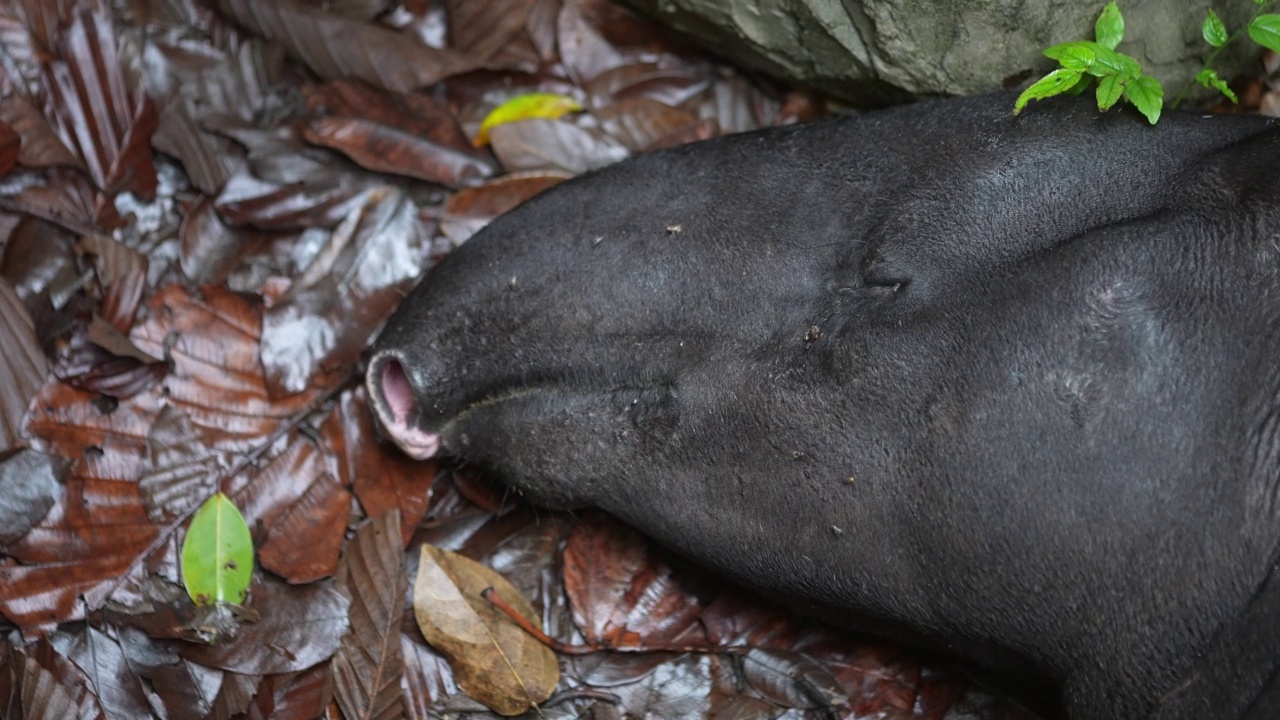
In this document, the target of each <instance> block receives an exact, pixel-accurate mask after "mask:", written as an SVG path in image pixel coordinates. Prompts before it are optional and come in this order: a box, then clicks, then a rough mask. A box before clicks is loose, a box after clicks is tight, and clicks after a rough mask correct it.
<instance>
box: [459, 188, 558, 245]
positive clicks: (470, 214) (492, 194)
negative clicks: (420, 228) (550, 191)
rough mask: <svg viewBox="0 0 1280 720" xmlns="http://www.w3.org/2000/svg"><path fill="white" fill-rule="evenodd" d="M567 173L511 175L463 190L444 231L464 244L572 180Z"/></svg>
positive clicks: (460, 191)
mask: <svg viewBox="0 0 1280 720" xmlns="http://www.w3.org/2000/svg"><path fill="white" fill-rule="evenodd" d="M569 177H570V175H569V174H568V173H565V172H554V171H551V172H531V173H511V174H509V175H505V176H503V177H500V178H498V179H496V180H491V181H489V182H487V183H485V184H483V185H479V186H477V187H469V188H463V189H462V190H459V191H458V192H456V193H454V194H453V196H452V197H450V198H449V202H447V203H445V206H444V217H443V218H441V220H440V231H441V232H443V233H444V234H445V236H446V237H448V238H449V240H451V241H452V242H453V243H454V244H455V245H461V244H462V243H464V242H466V241H467V240H468V239H469V238H470V237H471V236H472V235H474V234H476V233H478V232H480V230H481V229H482V228H484V226H485V225H488V224H489V222H490V221H492V220H493V219H494V218H496V217H498V216H499V215H501V214H503V213H505V212H507V211H509V210H511V209H513V208H515V207H516V206H517V205H519V204H520V203H522V202H524V201H525V200H528V199H529V198H531V197H533V196H534V195H537V194H538V193H540V192H542V191H543V190H546V189H547V188H549V187H551V186H553V185H557V184H559V183H560V182H561V181H563V180H565V179H567V178H569Z"/></svg>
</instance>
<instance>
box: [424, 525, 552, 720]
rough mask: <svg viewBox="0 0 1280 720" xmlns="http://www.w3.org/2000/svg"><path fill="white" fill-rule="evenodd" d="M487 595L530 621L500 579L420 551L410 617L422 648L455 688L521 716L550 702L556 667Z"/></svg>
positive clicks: (465, 562)
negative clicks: (444, 664) (446, 670)
mask: <svg viewBox="0 0 1280 720" xmlns="http://www.w3.org/2000/svg"><path fill="white" fill-rule="evenodd" d="M489 587H492V588H494V589H495V590H496V591H497V592H498V594H499V595H501V596H502V598H503V599H504V600H506V601H507V602H508V603H509V604H511V605H512V606H513V607H515V608H516V610H517V611H518V612H519V613H520V614H521V615H523V616H524V617H525V618H530V619H532V618H535V617H536V615H535V614H534V612H533V608H532V607H531V606H530V605H529V603H528V601H526V600H525V599H524V598H523V597H521V596H520V595H519V593H517V592H516V591H515V588H513V587H511V585H510V583H508V582H507V581H506V579H505V578H503V577H502V576H501V575H499V574H498V573H496V572H494V571H493V570H491V569H489V568H487V567H485V566H483V565H481V564H479V563H477V562H475V561H474V560H469V559H467V558H465V557H463V556H461V555H458V554H456V553H451V552H449V551H447V550H441V549H439V548H435V547H432V546H430V545H423V546H422V553H421V556H420V558H419V561H418V576H417V579H416V580H415V581H414V585H413V614H414V617H415V618H416V619H417V621H418V627H419V629H421V630H422V634H423V636H424V637H425V638H426V639H427V642H429V643H431V645H432V647H434V648H436V649H437V650H439V651H440V652H442V653H444V655H445V656H446V657H448V658H449V664H450V665H451V666H452V668H453V674H454V678H455V679H456V680H457V683H458V687H460V688H462V690H463V691H464V692H466V693H467V695H469V696H471V697H472V698H474V699H476V700H479V701H480V702H482V703H484V704H485V705H486V706H488V707H489V708H491V709H492V710H493V711H494V712H497V713H499V714H501V715H519V714H520V713H523V712H526V711H528V710H529V709H530V708H532V707H534V706H536V705H538V704H539V703H541V702H543V701H544V700H546V699H547V698H548V697H550V696H551V693H552V692H553V691H554V690H555V688H556V684H557V683H558V682H559V680H560V666H559V664H557V662H556V656H555V654H554V653H552V652H551V650H550V649H549V648H547V646H545V645H543V644H542V643H540V642H538V641H537V640H535V639H534V638H533V637H532V636H530V635H529V634H528V633H526V632H525V631H524V630H522V629H520V627H519V626H518V625H516V624H515V623H514V622H512V621H511V619H510V618H508V617H507V616H506V615H503V614H502V613H500V612H499V611H498V610H497V609H496V608H495V607H494V606H493V605H492V604H491V603H489V601H487V600H485V599H484V598H482V597H480V593H481V592H482V591H484V590H485V589H486V588H489Z"/></svg>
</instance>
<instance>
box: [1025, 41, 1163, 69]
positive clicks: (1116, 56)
mask: <svg viewBox="0 0 1280 720" xmlns="http://www.w3.org/2000/svg"><path fill="white" fill-rule="evenodd" d="M1086 51H1087V52H1088V53H1091V54H1092V55H1093V58H1092V60H1091V61H1090V62H1089V63H1088V66H1087V69H1084V70H1083V72H1087V73H1089V74H1090V75H1094V76H1096V77H1105V76H1107V75H1132V76H1134V77H1137V76H1138V75H1141V74H1142V65H1141V64H1139V63H1138V61H1137V60H1134V59H1133V58H1131V57H1129V56H1128V55H1125V54H1124V53H1118V52H1116V51H1115V50H1112V49H1111V48H1108V47H1105V46H1103V45H1101V44H1099V43H1096V42H1091V41H1089V40H1077V41H1076V42H1069V43H1061V44H1059V45H1054V46H1052V47H1050V48H1048V49H1047V50H1045V51H1044V55H1045V57H1048V58H1052V59H1054V60H1057V61H1058V62H1059V63H1061V64H1062V65H1063V66H1064V67H1068V63H1073V64H1077V65H1078V64H1079V63H1080V60H1081V59H1083V58H1084V57H1086Z"/></svg>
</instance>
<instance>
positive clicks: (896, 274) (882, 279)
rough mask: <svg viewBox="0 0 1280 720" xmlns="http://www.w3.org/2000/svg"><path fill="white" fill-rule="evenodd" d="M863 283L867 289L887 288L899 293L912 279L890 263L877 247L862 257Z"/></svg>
mask: <svg viewBox="0 0 1280 720" xmlns="http://www.w3.org/2000/svg"><path fill="white" fill-rule="evenodd" d="M861 274H862V282H863V284H865V285H866V286H867V287H874V288H887V289H889V290H892V291H893V292H895V293H896V292H899V291H901V290H903V289H904V288H906V287H907V286H908V285H910V284H911V278H910V277H908V276H907V274H906V273H904V272H902V268H899V267H895V266H894V263H892V262H889V261H888V260H887V259H886V258H885V257H884V256H883V255H882V254H881V252H880V249H879V248H877V247H872V248H870V249H869V250H867V253H866V255H863V257H862V273H861Z"/></svg>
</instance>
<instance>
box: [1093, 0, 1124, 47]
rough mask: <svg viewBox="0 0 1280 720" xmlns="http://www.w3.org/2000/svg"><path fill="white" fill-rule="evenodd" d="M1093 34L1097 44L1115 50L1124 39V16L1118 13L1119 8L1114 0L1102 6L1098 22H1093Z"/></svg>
mask: <svg viewBox="0 0 1280 720" xmlns="http://www.w3.org/2000/svg"><path fill="white" fill-rule="evenodd" d="M1093 35H1094V37H1095V38H1096V39H1097V40H1098V44H1099V45H1101V46H1103V47H1105V48H1106V49H1108V50H1115V49H1116V46H1117V45H1119V44H1120V41H1121V40H1123V39H1124V16H1123V15H1121V14H1120V8H1118V7H1116V4H1115V2H1114V1H1113V2H1109V3H1107V6H1106V7H1104V8H1102V14H1101V15H1099V16H1098V22H1096V23H1094V26H1093Z"/></svg>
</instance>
